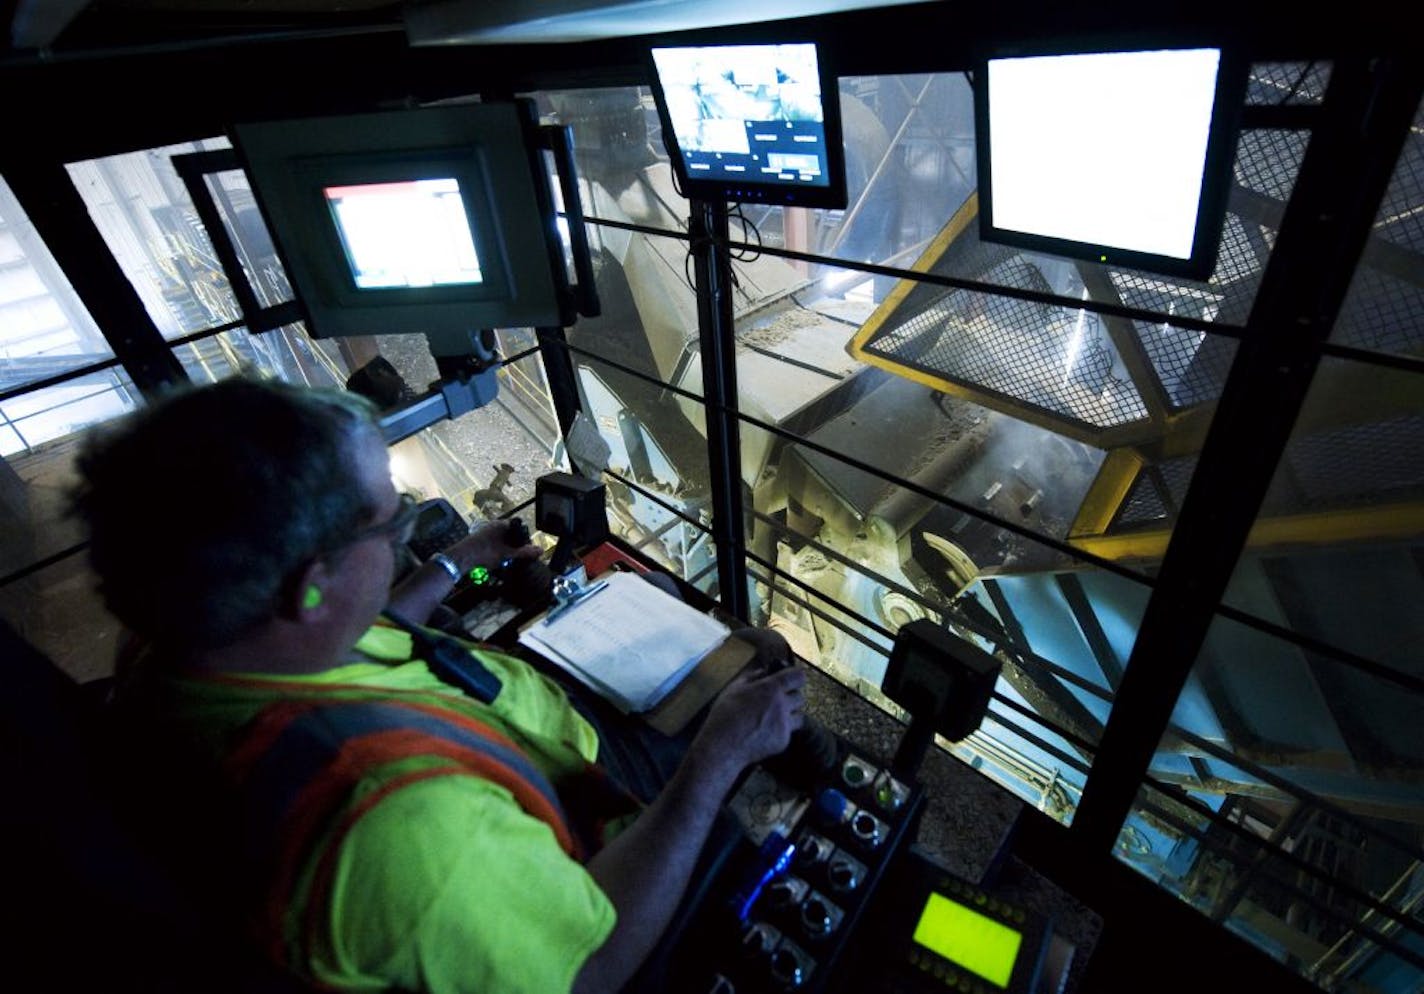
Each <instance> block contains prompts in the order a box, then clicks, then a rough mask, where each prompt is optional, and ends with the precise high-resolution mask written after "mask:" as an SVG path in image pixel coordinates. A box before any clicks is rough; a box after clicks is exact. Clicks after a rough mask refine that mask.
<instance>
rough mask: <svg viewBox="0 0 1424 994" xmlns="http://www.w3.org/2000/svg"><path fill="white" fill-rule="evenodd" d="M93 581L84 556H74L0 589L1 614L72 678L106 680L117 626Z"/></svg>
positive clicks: (115, 649) (110, 671)
mask: <svg viewBox="0 0 1424 994" xmlns="http://www.w3.org/2000/svg"><path fill="white" fill-rule="evenodd" d="M96 583H97V581H96V579H95V577H94V574H93V572H92V571H90V569H89V562H88V557H87V556H86V555H85V554H84V553H82V552H78V553H75V554H74V555H71V556H66V557H65V558H64V559H61V560H60V561H59V562H57V563H53V564H52V565H50V566H47V567H45V568H44V569H42V570H39V571H37V572H35V573H32V574H30V575H29V576H27V577H24V578H23V579H20V580H15V581H12V582H10V583H7V584H5V586H3V587H0V615H3V617H4V618H5V620H6V621H7V622H9V623H10V625H11V627H13V628H14V629H15V630H16V631H17V632H19V633H20V634H21V635H22V636H24V638H25V639H26V640H27V641H29V642H30V644H31V645H33V646H34V647H35V648H36V649H38V650H39V651H40V652H42V653H44V654H45V655H46V656H48V657H49V658H50V660H51V661H53V662H54V664H55V665H56V666H58V667H59V668H60V669H61V670H63V671H64V672H66V673H68V674H69V675H70V676H71V677H73V678H74V679H76V680H78V681H80V682H85V681H88V680H95V679H98V678H99V677H105V676H110V675H112V674H113V671H114V660H115V657H116V654H117V652H118V646H119V639H120V635H121V626H120V625H119V622H118V620H117V619H116V618H115V617H114V616H113V615H111V614H110V613H109V612H108V609H107V608H105V607H104V604H103V601H102V599H101V598H100V597H99V594H98V593H97V589H96Z"/></svg>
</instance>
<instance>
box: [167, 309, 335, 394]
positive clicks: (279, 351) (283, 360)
mask: <svg viewBox="0 0 1424 994" xmlns="http://www.w3.org/2000/svg"><path fill="white" fill-rule="evenodd" d="M173 352H174V355H176V356H177V357H178V361H179V362H181V363H182V364H183V369H184V371H185V372H186V373H187V374H188V378H189V379H191V380H192V381H193V382H195V383H215V382H217V381H218V380H224V379H227V378H228V377H229V376H236V375H237V374H239V373H246V374H257V375H262V376H272V377H275V378H277V379H280V380H284V381H286V382H288V383H297V384H301V385H303V386H311V387H339V386H342V385H344V384H345V382H346V377H347V376H348V375H349V373H348V371H347V368H346V364H345V360H344V355H343V353H342V351H341V350H340V349H339V347H338V346H337V345H336V344H335V343H334V342H333V341H332V340H330V339H327V340H324V341H315V340H313V339H311V338H309V337H307V333H306V328H305V326H304V325H303V324H301V323H297V324H290V325H286V326H285V327H282V328H274V329H272V330H271V331H266V332H263V333H262V334H260V335H253V334H250V333H249V332H247V331H245V330H243V329H237V330H234V331H224V332H220V333H218V334H216V335H211V336H209V337H207V338H200V339H198V340H197V341H193V342H187V343H185V344H183V345H179V346H177V347H175V348H174V350H173Z"/></svg>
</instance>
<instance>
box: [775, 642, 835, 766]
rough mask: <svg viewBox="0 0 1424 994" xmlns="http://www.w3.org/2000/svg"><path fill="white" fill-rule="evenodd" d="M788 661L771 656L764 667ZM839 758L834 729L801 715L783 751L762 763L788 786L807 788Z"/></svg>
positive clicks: (778, 667) (777, 666)
mask: <svg viewBox="0 0 1424 994" xmlns="http://www.w3.org/2000/svg"><path fill="white" fill-rule="evenodd" d="M791 665H792V663H791V661H790V660H789V659H774V660H772V661H771V662H770V663H769V665H768V667H767V669H768V672H772V673H775V672H777V671H778V670H784V669H786V668H787V667H788V666H791ZM839 759H840V744H839V742H837V740H836V737H835V735H834V733H832V732H831V730H830V729H828V728H827V727H826V726H825V725H822V724H821V723H820V722H818V721H815V720H814V719H812V718H811V717H810V716H805V717H803V723H802V725H801V727H800V728H798V729H796V731H794V732H792V733H791V741H790V743H788V744H787V746H786V749H785V751H784V752H781V753H780V754H778V755H775V756H772V757H770V758H768V759H766V760H763V761H762V766H763V767H765V768H766V770H767V772H768V773H770V774H771V775H772V776H774V777H776V778H777V779H778V780H781V781H783V782H784V783H786V784H787V785H788V786H790V787H795V788H798V789H800V790H805V791H810V790H811V789H812V788H814V787H815V786H816V785H817V784H819V783H821V782H822V781H823V780H824V779H825V778H826V777H827V776H829V775H830V774H831V772H832V771H833V770H834V769H835V768H836V763H837V761H838V760H839Z"/></svg>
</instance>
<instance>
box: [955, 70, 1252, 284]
mask: <svg viewBox="0 0 1424 994" xmlns="http://www.w3.org/2000/svg"><path fill="white" fill-rule="evenodd" d="M1184 47H1190V48H1212V49H1219V51H1220V53H1221V57H1220V62H1219V64H1218V69H1217V77H1216V93H1215V97H1214V100H1213V104H1212V115H1211V123H1210V127H1209V131H1208V136H1207V145H1206V154H1205V158H1204V162H1203V168H1202V181H1201V189H1200V194H1199V197H1198V202H1197V218H1196V228H1195V231H1194V234H1193V239H1192V251H1191V255H1190V256H1189V257H1188V258H1177V257H1175V256H1171V255H1162V254H1156V253H1151V252H1141V251H1134V250H1131V249H1124V248H1118V247H1116V246H1111V245H1100V244H1093V243H1090V242H1084V241H1075V240H1070V239H1063V238H1054V237H1049V236H1046V235H1041V234H1036V233H1030V232H1024V231H1017V230H1014V229H1010V228H1004V227H1000V226H998V225H996V224H995V221H994V190H993V171H992V164H991V159H992V155H993V147H992V146H993V135H992V131H991V126H990V121H989V99H990V97H989V77H990V74H989V63H990V62H991V61H994V60H997V59H1017V58H1033V57H1039V56H1055V55H1093V54H1110V53H1113V52H1124V53H1126V52H1137V51H1142V52H1146V51H1169V50H1173V49H1178V48H1184ZM1248 70H1249V65H1248V63H1247V62H1246V60H1244V59H1242V58H1240V57H1239V55H1237V54H1235V53H1233V52H1232V50H1231V49H1230V48H1229V47H1225V46H1218V45H1213V44H1202V45H1192V46H1181V45H1167V44H1162V45H1143V46H1132V47H1116V46H1105V47H1101V48H1093V49H1091V50H1085V49H1081V48H1080V49H1076V50H1061V49H1060V50H1052V49H1033V50H1028V49H1013V50H1000V51H995V52H992V53H985V54H983V55H981V56H980V57H979V58H977V59H976V60H975V63H974V129H975V154H976V161H977V169H978V193H979V237H980V239H981V240H983V241H986V242H997V243H999V244H1003V245H1010V246H1013V247H1015V248H1019V249H1025V250H1028V251H1033V252H1044V253H1049V254H1053V255H1061V256H1068V257H1070V258H1078V259H1087V260H1090V261H1092V262H1096V263H1099V264H1102V265H1108V266H1116V267H1122V268H1128V269H1138V270H1143V271H1145V272H1153V273H1159V274H1162V275H1164V276H1175V277H1181V278H1185V279H1192V280H1199V281H1205V280H1207V279H1209V278H1210V277H1211V275H1212V273H1213V271H1214V270H1215V266H1216V255H1217V250H1218V248H1219V246H1220V242H1221V232H1222V226H1223V224H1224V222H1225V218H1226V204H1227V198H1228V196H1229V194H1230V192H1231V185H1232V182H1233V176H1232V168H1233V164H1234V157H1235V152H1236V139H1237V136H1238V134H1239V131H1240V118H1241V109H1242V105H1243V104H1244V102H1245V94H1246V84H1247V75H1248Z"/></svg>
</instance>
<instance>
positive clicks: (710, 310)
mask: <svg viewBox="0 0 1424 994" xmlns="http://www.w3.org/2000/svg"><path fill="white" fill-rule="evenodd" d="M691 204H692V216H691V217H690V218H689V220H688V226H687V229H688V234H689V236H690V238H691V243H692V244H691V251H692V260H693V267H694V273H695V275H696V280H697V329H698V336H699V338H700V341H701V346H702V349H701V352H702V391H703V392H702V396H703V402H704V404H705V406H706V420H707V456H708V469H709V470H710V472H711V477H712V535H713V538H714V539H715V540H716V542H717V586H718V594H719V598H720V600H721V602H722V607H723V608H724V609H725V610H727V611H728V612H730V613H731V614H733V615H735V616H736V617H738V618H741V619H742V620H743V621H746V620H748V617H747V616H748V613H749V610H750V604H749V599H748V596H747V580H746V577H747V563H746V530H745V524H744V510H743V495H742V456H741V444H740V440H739V439H740V436H739V426H738V422H737V364H736V351H735V347H734V337H735V328H734V326H733V320H732V287H733V274H732V254H731V249H730V247H729V245H728V244H727V243H728V237H729V235H728V231H729V217H730V212H729V210H728V206H727V203H726V201H710V200H693V201H692V202H691Z"/></svg>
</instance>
